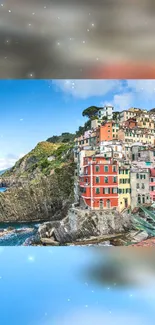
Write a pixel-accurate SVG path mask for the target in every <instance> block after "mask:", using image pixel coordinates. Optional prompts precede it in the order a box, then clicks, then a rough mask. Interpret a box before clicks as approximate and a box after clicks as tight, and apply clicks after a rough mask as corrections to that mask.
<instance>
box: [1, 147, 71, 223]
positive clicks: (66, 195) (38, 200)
mask: <svg viewBox="0 0 155 325" xmlns="http://www.w3.org/2000/svg"><path fill="white" fill-rule="evenodd" d="M74 170H75V164H74V162H73V152H72V145H71V144H60V143H59V144H57V145H55V144H52V143H48V142H42V143H39V144H38V145H37V146H36V148H34V149H33V150H32V151H31V152H30V153H29V154H28V155H26V156H24V157H23V158H22V159H20V160H19V161H18V162H17V163H16V164H15V166H14V167H13V168H12V169H10V170H9V171H7V172H6V173H4V174H3V175H2V177H1V183H3V185H5V184H6V185H7V186H9V189H8V190H7V191H6V192H4V193H0V222H14V221H19V222H25V221H26V222H28V221H41V220H60V219H62V218H63V217H64V216H66V214H67V211H68V208H69V206H70V204H71V203H72V202H73V199H74V198H73V188H74Z"/></svg>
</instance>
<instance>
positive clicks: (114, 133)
mask: <svg viewBox="0 0 155 325" xmlns="http://www.w3.org/2000/svg"><path fill="white" fill-rule="evenodd" d="M118 130H119V123H116V122H112V138H113V140H117V139H118Z"/></svg>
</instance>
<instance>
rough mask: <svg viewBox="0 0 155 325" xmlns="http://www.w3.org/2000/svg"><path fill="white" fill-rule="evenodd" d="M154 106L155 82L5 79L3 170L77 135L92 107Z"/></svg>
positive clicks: (1, 86)
mask: <svg viewBox="0 0 155 325" xmlns="http://www.w3.org/2000/svg"><path fill="white" fill-rule="evenodd" d="M104 104H112V105H114V107H115V109H116V110H123V109H126V108H129V107H131V106H135V107H142V108H143V107H144V108H147V109H150V108H152V107H155V81H154V80H0V105H1V115H0V117H1V125H0V170H1V169H4V168H7V167H10V166H11V165H13V164H14V163H15V161H16V160H17V159H18V158H19V157H21V156H22V155H24V154H26V153H27V152H29V151H30V150H31V149H32V148H33V147H34V146H35V145H36V144H37V143H38V142H40V141H44V140H46V139H47V138H48V137H50V136H52V135H54V134H57V135H59V134H61V133H62V132H66V131H67V132H75V131H76V130H77V129H78V126H79V125H82V124H83V123H84V122H85V119H84V118H83V117H82V114H81V113H82V111H83V110H84V109H85V108H87V107H88V106H91V105H100V106H102V105H104Z"/></svg>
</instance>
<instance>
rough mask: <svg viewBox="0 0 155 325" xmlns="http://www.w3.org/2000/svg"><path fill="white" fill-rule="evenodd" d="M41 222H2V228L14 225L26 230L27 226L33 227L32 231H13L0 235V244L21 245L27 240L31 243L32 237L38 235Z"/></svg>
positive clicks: (14, 227) (13, 226)
mask: <svg viewBox="0 0 155 325" xmlns="http://www.w3.org/2000/svg"><path fill="white" fill-rule="evenodd" d="M38 226H39V224H36V223H0V230H1V229H7V228H9V227H12V228H13V229H15V230H24V229H25V228H31V229H32V228H33V231H30V232H26V233H24V232H19V233H16V232H14V233H11V234H7V235H4V236H3V237H0V246H21V245H23V244H24V243H25V241H26V242H27V245H30V242H31V240H32V239H34V238H35V237H37V229H38Z"/></svg>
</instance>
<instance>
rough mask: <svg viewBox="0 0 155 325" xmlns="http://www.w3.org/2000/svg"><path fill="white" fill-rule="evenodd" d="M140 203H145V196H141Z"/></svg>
mask: <svg viewBox="0 0 155 325" xmlns="http://www.w3.org/2000/svg"><path fill="white" fill-rule="evenodd" d="M142 203H143V204H144V203H145V195H143V196H142Z"/></svg>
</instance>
